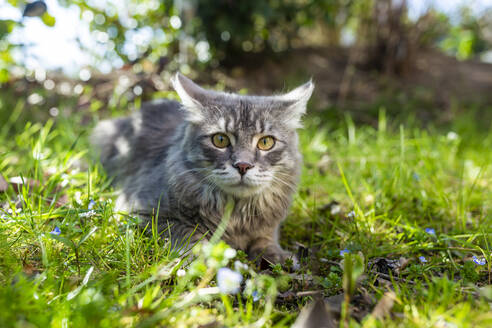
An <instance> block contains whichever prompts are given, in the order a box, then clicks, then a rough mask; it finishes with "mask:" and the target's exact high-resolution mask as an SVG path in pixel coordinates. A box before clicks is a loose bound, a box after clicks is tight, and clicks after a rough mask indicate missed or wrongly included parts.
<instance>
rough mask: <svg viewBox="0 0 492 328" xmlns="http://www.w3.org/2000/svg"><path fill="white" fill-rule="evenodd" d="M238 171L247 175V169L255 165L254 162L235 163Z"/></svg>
mask: <svg viewBox="0 0 492 328" xmlns="http://www.w3.org/2000/svg"><path fill="white" fill-rule="evenodd" d="M233 166H234V167H235V168H236V169H237V170H238V171H239V174H241V175H245V174H246V171H248V170H249V169H250V168H252V167H254V165H253V164H250V163H246V162H238V163H235V164H234V165H233Z"/></svg>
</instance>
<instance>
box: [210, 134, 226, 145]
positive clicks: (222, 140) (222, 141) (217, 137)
mask: <svg viewBox="0 0 492 328" xmlns="http://www.w3.org/2000/svg"><path fill="white" fill-rule="evenodd" d="M212 143H213V144H214V146H215V147H217V148H225V147H227V146H229V144H230V143H231V142H230V141H229V137H228V136H226V135H225V134H223V133H216V134H214V135H213V136H212Z"/></svg>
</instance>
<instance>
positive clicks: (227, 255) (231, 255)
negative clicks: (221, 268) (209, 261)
mask: <svg viewBox="0 0 492 328" xmlns="http://www.w3.org/2000/svg"><path fill="white" fill-rule="evenodd" d="M236 254H237V252H236V250H235V249H233V248H228V249H226V250H225V251H224V257H225V258H226V259H232V258H234V257H236Z"/></svg>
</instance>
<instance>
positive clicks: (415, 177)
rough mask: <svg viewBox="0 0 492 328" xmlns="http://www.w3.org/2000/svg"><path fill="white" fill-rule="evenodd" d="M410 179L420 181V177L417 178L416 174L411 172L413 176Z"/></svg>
mask: <svg viewBox="0 0 492 328" xmlns="http://www.w3.org/2000/svg"><path fill="white" fill-rule="evenodd" d="M412 178H413V179H414V180H415V181H420V176H419V175H418V174H417V173H416V172H413V174H412Z"/></svg>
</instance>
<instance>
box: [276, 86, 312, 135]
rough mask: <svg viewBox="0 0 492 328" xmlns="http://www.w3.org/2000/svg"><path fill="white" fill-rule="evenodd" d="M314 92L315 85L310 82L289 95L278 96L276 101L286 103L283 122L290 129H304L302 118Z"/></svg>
mask: <svg viewBox="0 0 492 328" xmlns="http://www.w3.org/2000/svg"><path fill="white" fill-rule="evenodd" d="M313 90H314V83H313V81H312V80H309V81H308V82H307V83H304V84H303V85H301V86H300V87H297V88H295V89H294V90H292V91H291V92H289V93H286V94H283V95H279V96H276V99H277V100H279V101H281V102H283V103H285V107H284V108H285V109H284V111H283V113H282V120H283V121H284V123H286V124H287V125H288V126H289V127H291V128H293V129H297V128H300V127H302V124H301V117H302V115H304V114H305V113H306V106H307V103H308V101H309V98H311V95H312V93H313Z"/></svg>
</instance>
